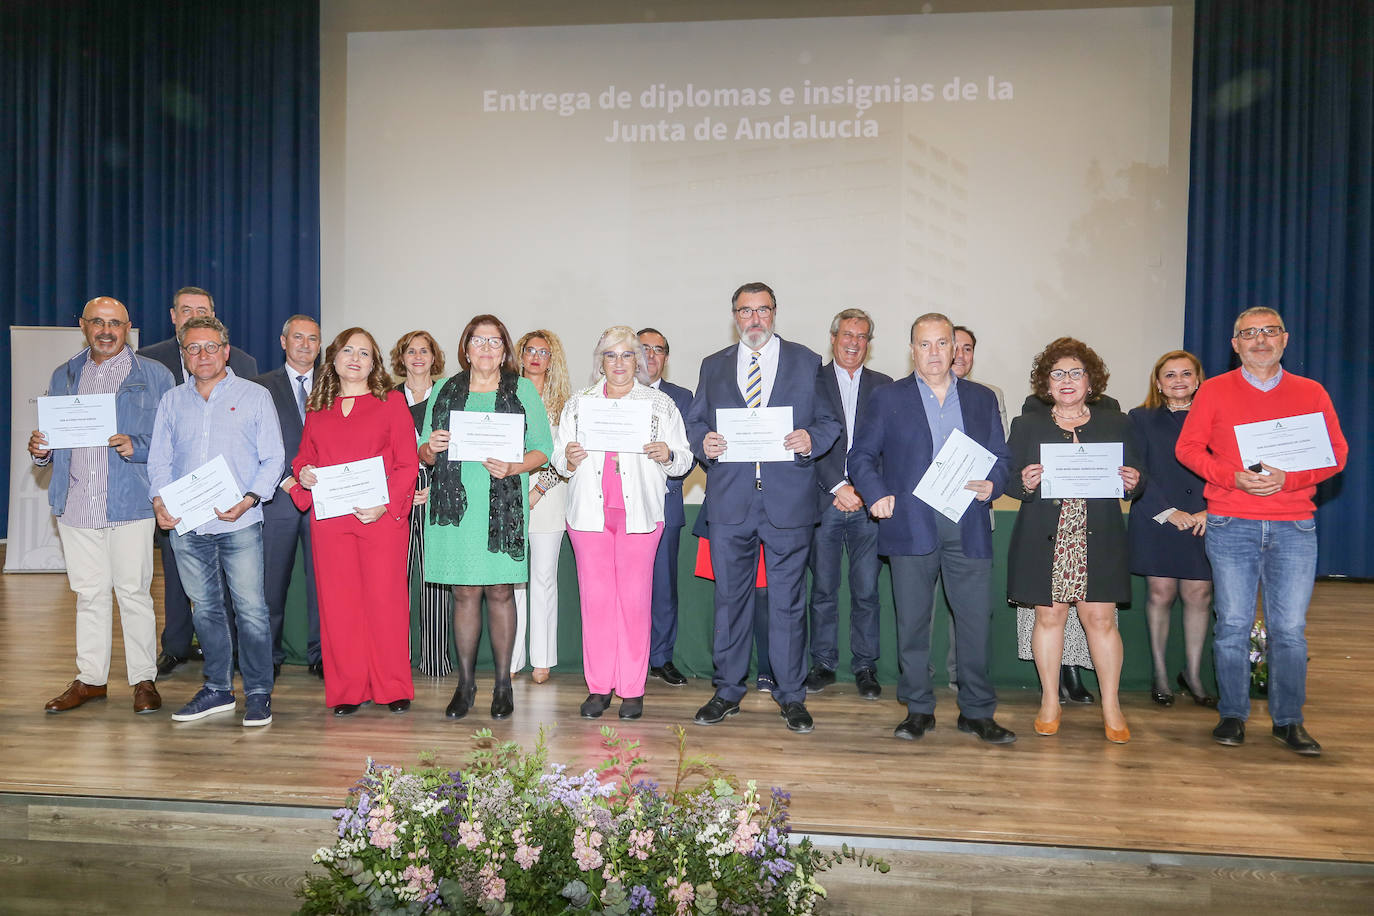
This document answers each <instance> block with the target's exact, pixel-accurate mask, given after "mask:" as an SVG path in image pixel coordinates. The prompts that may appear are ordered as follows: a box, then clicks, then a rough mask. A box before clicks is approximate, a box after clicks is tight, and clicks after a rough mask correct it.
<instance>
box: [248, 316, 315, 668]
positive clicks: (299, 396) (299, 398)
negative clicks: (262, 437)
mask: <svg viewBox="0 0 1374 916" xmlns="http://www.w3.org/2000/svg"><path fill="white" fill-rule="evenodd" d="M281 348H282V352H283V353H284V354H285V355H286V364H285V365H284V366H280V367H278V368H276V369H273V370H272V371H271V372H265V373H263V374H262V375H259V376H258V377H257V378H255V379H253V381H255V382H257V383H258V384H259V385H261V386H262V387H264V388H266V389H267V391H268V393H269V394H271V395H272V406H273V407H275V408H276V411H277V422H278V423H279V424H280V425H281V441H282V446H283V447H284V448H285V450H286V462H285V465H284V466H283V468H282V475H281V480H285V479H286V478H287V477H290V476H291V462H292V461H293V460H294V459H295V457H296V453H297V452H298V451H300V448H301V433H302V431H303V430H304V428H305V402H306V401H307V400H308V399H309V397H310V389H311V388H313V387H314V384H315V368H316V365H317V363H318V361H319V356H320V324H319V322H317V321H316V320H315V319H314V318H311V317H310V316H309V315H292V316H291V317H290V318H288V319H286V323H285V324H284V325H282V329H281ZM231 352H232V351H231ZM281 480H279V481H277V483H278V484H280V483H281ZM277 496H278V498H277V499H274V500H272V501H270V502H265V503H263V504H262V552H263V579H264V584H265V586H266V590H267V615H268V619H269V620H270V621H271V625H272V665H273V669H274V670H275V671H276V672H277V673H280V672H281V665H282V662H283V661H284V660H285V659H286V652H285V650H284V649H282V645H281V633H282V626H283V624H284V623H285V622H286V595H287V592H288V591H290V588H291V574H292V572H294V571H295V568H296V545H297V544H300V545H301V548H302V549H303V550H304V551H305V608H306V619H307V621H308V626H309V630H308V633H309V635H308V636H307V637H306V644H305V661H306V664H307V665H309V668H310V673H311V674H313V675H315V676H316V677H320V678H322V677H324V664H323V659H322V657H321V655H320V608H319V604H318V602H317V600H316V598H315V560H314V558H313V557H312V556H311V551H310V513H308V512H302V511H301V510H300V509H297V508H296V504H295V503H294V502H292V501H291V500H290V499H288V498H284V496H283V494H281V493H278V494H277Z"/></svg>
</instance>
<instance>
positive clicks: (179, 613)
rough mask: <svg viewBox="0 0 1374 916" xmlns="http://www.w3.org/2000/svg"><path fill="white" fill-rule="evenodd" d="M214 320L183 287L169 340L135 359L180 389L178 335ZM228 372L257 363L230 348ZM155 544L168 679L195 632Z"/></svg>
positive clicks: (161, 541)
mask: <svg viewBox="0 0 1374 916" xmlns="http://www.w3.org/2000/svg"><path fill="white" fill-rule="evenodd" d="M214 317H215V298H214V297H213V296H211V295H210V293H209V292H208V291H206V290H203V289H201V288H200V287H199V286H183V287H182V288H181V289H179V290H177V291H176V293H175V294H174V295H173V296H172V336H171V337H169V338H167V339H166V340H159V341H158V342H157V343H152V344H148V345H147V346H146V347H143V348H141V349H140V350H139V351H138V353H137V355H138V356H142V357H144V358H145V359H153V360H157V361H158V362H160V363H162V365H164V366H166V367H167V369H168V371H170V372H171V373H172V378H173V379H175V380H176V383H177V384H178V385H180V384H182V383H183V382H185V381H186V365H185V364H184V363H183V362H182V354H181V345H180V344H178V343H177V332H178V331H180V330H181V326H182V325H183V324H185V323H186V322H188V321H190V320H191V319H192V318H214ZM229 368H230V369H232V370H234V374H235V375H237V376H238V377H239V378H244V379H252V378H253V377H254V376H256V375H257V374H258V361H257V360H256V359H254V358H253V357H252V356H250V355H249V354H248V352H247V351H246V350H240V349H239V348H238V347H231V348H230V349H229ZM156 541H157V545H158V547H159V548H160V549H161V551H162V576H163V599H162V604H163V626H162V652H161V653H160V654H159V655H158V657H157V673H158V674H159V675H168V674H171V673H172V671H173V670H175V669H176V668H177V667H179V666H181V665H183V664H185V663H186V661H187V660H188V659H189V658H190V657H191V637H192V636H194V635H195V630H194V628H193V627H192V626H191V602H190V599H188V598H187V597H186V590H185V589H184V588H183V587H182V585H181V573H180V572H179V571H178V570H177V561H176V557H175V556H173V554H172V548H171V545H170V544H169V542H168V540H167V532H165V531H163V530H161V529H159V530H158V532H157V535H156Z"/></svg>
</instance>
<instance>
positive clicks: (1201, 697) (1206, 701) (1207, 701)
mask: <svg viewBox="0 0 1374 916" xmlns="http://www.w3.org/2000/svg"><path fill="white" fill-rule="evenodd" d="M1178 686H1180V687H1182V688H1183V692H1184V693H1186V694H1188V696H1190V697H1192V698H1193V702H1194V703H1196V704H1197V705H1199V706H1208V707H1212V706H1216V705H1217V698H1216V697H1214V696H1212V695H1211V694H1210V693H1203V694H1196V693H1193V688H1191V687H1189V686H1188V679H1187V678H1185V677H1184V676H1183V672H1182V671H1180V672H1179V673H1178Z"/></svg>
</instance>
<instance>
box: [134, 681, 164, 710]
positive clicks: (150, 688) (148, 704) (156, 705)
mask: <svg viewBox="0 0 1374 916" xmlns="http://www.w3.org/2000/svg"><path fill="white" fill-rule="evenodd" d="M161 708H162V696H161V694H159V693H158V692H157V686H156V685H155V684H154V683H153V682H152V681H139V682H138V683H137V684H135V685H134V712H136V713H138V714H139V715H140V716H141V715H143V714H145V713H150V712H157V711H158V710H159V709H161Z"/></svg>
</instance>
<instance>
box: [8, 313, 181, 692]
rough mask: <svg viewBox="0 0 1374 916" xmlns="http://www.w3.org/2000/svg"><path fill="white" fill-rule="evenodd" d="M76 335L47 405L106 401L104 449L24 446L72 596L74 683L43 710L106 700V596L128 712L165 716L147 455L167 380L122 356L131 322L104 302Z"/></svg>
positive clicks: (33, 441) (148, 363)
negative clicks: (48, 469)
mask: <svg viewBox="0 0 1374 916" xmlns="http://www.w3.org/2000/svg"><path fill="white" fill-rule="evenodd" d="M81 330H82V333H83V334H84V335H85V337H86V343H87V344H88V346H87V348H86V349H85V350H82V351H81V352H80V353H78V354H77V355H76V356H74V357H72V358H71V359H70V360H68V361H67V362H66V363H64V364H63V365H61V366H58V367H57V369H56V370H55V371H54V372H53V374H52V381H51V382H49V383H48V394H49V395H85V394H113V395H114V396H115V428H116V429H117V430H118V432H117V433H116V434H115V435H113V436H111V437H110V441H109V444H108V445H104V446H96V447H90V448H59V449H50V448H48V447H47V445H48V439H47V436H45V435H44V433H43V431H42V430H37V429H36V430H34V431H33V434H32V435H31V436H29V454H30V455H31V456H33V461H34V463H35V464H40V465H41V464H49V463H51V464H52V468H53V473H52V481H51V483H50V484H49V485H48V502H49V503H50V504H51V505H52V512H53V515H55V516H57V532H58V536H59V537H60V538H61V540H62V552H63V554H64V555H65V557H66V564H67V580H68V582H70V583H71V587H72V591H74V592H76V668H77V677H76V680H74V681H72V682H71V684H69V685H68V686H67V689H66V690H65V691H64V692H63V693H62V694H61V695H60V696H57V697H54V698H53V699H51V700H49V701H48V704H47V706H46V707H45V708H46V709H47V711H48V712H50V713H58V712H66V711H67V710H69V709H75V708H76V707H78V706H80V705H82V704H83V703H85V702H86V701H88V700H95V699H103V698H104V697H105V690H106V688H105V682H106V680H107V678H108V676H109V673H110V646H111V627H112V625H113V620H114V610H113V605H112V603H111V600H110V590H111V589H113V590H114V593H115V594H116V595H118V596H119V620H120V624H121V625H122V627H123V630H124V662H125V667H126V668H127V674H128V677H129V683H130V684H131V685H133V688H134V711H135V712H137V713H150V712H154V711H156V710H158V709H160V708H161V707H162V698H161V697H159V696H158V693H157V687H156V686H154V683H153V682H154V681H155V680H156V678H157V665H156V661H155V659H156V655H157V614H156V613H155V612H154V610H153V599H152V595H151V594H150V593H149V587H150V586H151V584H152V581H153V541H152V534H153V527H154V523H153V506H152V504H151V503H150V502H149V501H148V495H147V494H148V463H147V462H148V445H149V443H150V441H151V440H152V435H153V420H154V418H155V417H156V416H157V405H158V401H159V400H161V398H162V395H163V394H164V393H165V392H167V391H168V390H169V389H171V387H172V384H173V382H172V374H171V373H170V372H168V371H167V370H166V369H165V368H164V367H163V366H161V365H159V364H158V363H157V362H155V361H153V360H150V359H144V358H143V357H140V356H135V355H134V352H133V349H132V348H131V347H129V346H128V343H127V337H128V334H129V313H128V311H127V310H126V309H125V308H124V306H123V304H122V303H120V302H118V301H117V300H115V299H111V298H108V297H105V296H102V297H99V298H96V299H92V300H91V301H90V302H88V303H86V308H85V309H84V310H83V311H82V314H81Z"/></svg>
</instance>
